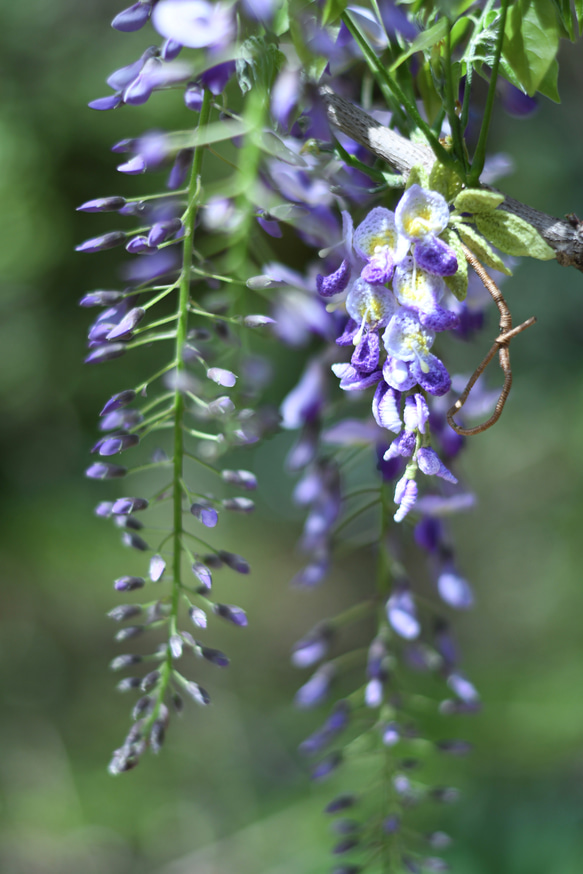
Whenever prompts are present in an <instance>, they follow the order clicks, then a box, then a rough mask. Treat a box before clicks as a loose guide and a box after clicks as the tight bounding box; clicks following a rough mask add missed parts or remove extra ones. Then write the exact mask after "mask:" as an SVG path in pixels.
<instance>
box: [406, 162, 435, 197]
mask: <svg viewBox="0 0 583 874" xmlns="http://www.w3.org/2000/svg"><path fill="white" fill-rule="evenodd" d="M412 185H420V186H421V188H429V175H428V173H427V170H426V168H425V167H422V166H421V164H416V165H415V166H414V167H411V170H410V172H409V178H408V179H407V184H406V185H405V191H406V190H407V189H408V188H411V186H412Z"/></svg>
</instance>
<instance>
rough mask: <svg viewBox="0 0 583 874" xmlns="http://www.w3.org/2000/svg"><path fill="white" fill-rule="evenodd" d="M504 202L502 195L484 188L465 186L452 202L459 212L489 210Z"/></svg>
mask: <svg viewBox="0 0 583 874" xmlns="http://www.w3.org/2000/svg"><path fill="white" fill-rule="evenodd" d="M503 202H504V195H503V194H499V193H498V192H497V191H487V190H486V189H484V188H466V189H465V190H464V191H460V193H459V194H458V196H457V197H456V199H455V200H454V202H453V205H454V206H455V208H456V209H457V210H459V212H471V213H474V212H477V213H482V212H491V211H492V210H493V209H496V207H497V206H500V204H501V203H503Z"/></svg>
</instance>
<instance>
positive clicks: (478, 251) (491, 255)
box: [455, 221, 512, 276]
mask: <svg viewBox="0 0 583 874" xmlns="http://www.w3.org/2000/svg"><path fill="white" fill-rule="evenodd" d="M455 230H456V231H457V233H458V234H459V235H460V237H461V238H462V240H463V241H464V243H465V244H466V246H467V247H468V249H471V250H472V252H473V253H474V255H475V256H476V258H477V259H478V261H481V262H482V264H484V265H485V266H486V267H493V268H494V270H499V271H500V273H505V274H506V275H507V276H510V275H511V274H512V271H511V270H510V269H509V268H508V267H507V266H506V265H505V263H504V261H503V260H502V258H500V257H499V256H498V255H496V253H495V252H494V250H493V249H492V247H491V246H490V245H489V244H488V242H487V241H486V240H485V239H484V237H483V236H482V235H481V234H479V233H478V232H477V231H476V230H475V228H473V227H472V226H471V225H468V224H466V223H465V222H461V221H460V222H457V223H456V224H455Z"/></svg>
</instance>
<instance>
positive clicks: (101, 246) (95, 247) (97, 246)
mask: <svg viewBox="0 0 583 874" xmlns="http://www.w3.org/2000/svg"><path fill="white" fill-rule="evenodd" d="M127 236H128V235H127V234H125V233H124V232H123V231H110V233H109V234H103V235H102V236H101V237H92V238H91V239H90V240H85V241H84V242H83V243H80V244H79V245H78V246H75V251H76V252H103V251H104V250H105V249H113V248H114V247H115V246H119V245H120V244H121V243H124V242H125V241H126V240H127Z"/></svg>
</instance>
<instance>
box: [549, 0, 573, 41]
mask: <svg viewBox="0 0 583 874" xmlns="http://www.w3.org/2000/svg"><path fill="white" fill-rule="evenodd" d="M553 3H554V4H555V8H556V10H557V13H558V15H559V21H560V23H561V26H562V28H563V31H564V32H563V33H562V34H561V36H564V37H566V38H567V39H570V40H571V42H575V15H574V14H573V11H572V9H571V0H553Z"/></svg>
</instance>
